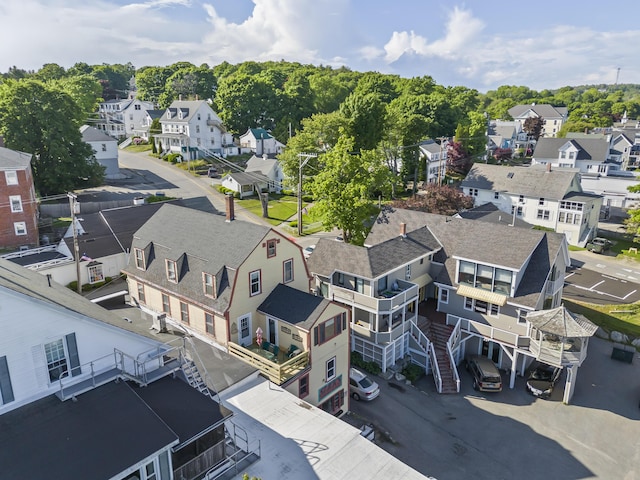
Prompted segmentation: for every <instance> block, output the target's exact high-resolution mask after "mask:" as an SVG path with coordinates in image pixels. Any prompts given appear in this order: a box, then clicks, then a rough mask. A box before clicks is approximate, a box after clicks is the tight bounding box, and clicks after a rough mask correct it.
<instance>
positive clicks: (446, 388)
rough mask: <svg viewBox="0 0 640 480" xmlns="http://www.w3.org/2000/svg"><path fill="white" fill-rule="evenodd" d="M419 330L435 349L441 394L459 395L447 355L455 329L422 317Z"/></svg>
mask: <svg viewBox="0 0 640 480" xmlns="http://www.w3.org/2000/svg"><path fill="white" fill-rule="evenodd" d="M418 328H420V330H422V331H423V332H424V334H425V335H426V336H427V338H428V339H429V341H430V342H431V343H432V344H433V346H434V348H435V352H436V360H437V362H438V368H439V370H440V377H441V378H442V392H441V393H458V390H457V387H456V381H455V379H454V376H453V370H452V369H451V362H450V361H449V354H448V353H447V341H448V340H449V337H450V336H451V332H453V327H452V326H450V325H446V324H444V323H440V322H435V321H432V320H429V319H428V318H426V317H422V316H420V317H418Z"/></svg>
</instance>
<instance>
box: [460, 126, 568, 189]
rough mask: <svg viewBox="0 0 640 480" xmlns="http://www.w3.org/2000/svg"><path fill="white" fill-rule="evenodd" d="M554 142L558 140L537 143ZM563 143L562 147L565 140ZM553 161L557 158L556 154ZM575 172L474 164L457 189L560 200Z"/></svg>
mask: <svg viewBox="0 0 640 480" xmlns="http://www.w3.org/2000/svg"><path fill="white" fill-rule="evenodd" d="M542 140H558V139H554V138H552V139H542V138H541V139H540V140H539V141H542ZM562 140H564V143H566V140H565V139H562ZM556 157H557V154H556ZM578 174H579V173H578V170H577V169H570V168H556V169H552V170H551V171H547V169H546V168H545V167H544V165H540V166H538V165H534V166H531V167H510V166H503V165H490V164H485V163H474V164H473V166H472V167H471V170H469V173H468V174H467V176H466V178H465V179H464V180H463V181H462V184H461V186H462V187H466V188H477V189H480V190H489V191H493V192H506V193H511V194H515V195H525V196H527V197H534V198H535V197H539V198H548V199H553V200H560V199H562V198H564V196H565V195H566V193H567V192H568V191H570V188H571V185H572V183H573V182H574V179H575V178H576V177H577V176H578Z"/></svg>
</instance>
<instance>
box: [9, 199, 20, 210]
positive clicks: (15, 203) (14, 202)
mask: <svg viewBox="0 0 640 480" xmlns="http://www.w3.org/2000/svg"><path fill="white" fill-rule="evenodd" d="M9 203H10V204H11V211H12V212H14V213H16V212H21V211H22V198H21V197H20V195H11V196H10V197H9Z"/></svg>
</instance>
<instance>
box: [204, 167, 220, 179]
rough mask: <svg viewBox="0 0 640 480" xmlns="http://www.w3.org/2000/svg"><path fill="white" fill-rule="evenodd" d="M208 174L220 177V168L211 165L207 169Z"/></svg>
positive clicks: (212, 176)
mask: <svg viewBox="0 0 640 480" xmlns="http://www.w3.org/2000/svg"><path fill="white" fill-rule="evenodd" d="M207 176H208V177H209V178H218V177H219V176H220V174H219V173H218V169H217V168H216V167H209V170H207Z"/></svg>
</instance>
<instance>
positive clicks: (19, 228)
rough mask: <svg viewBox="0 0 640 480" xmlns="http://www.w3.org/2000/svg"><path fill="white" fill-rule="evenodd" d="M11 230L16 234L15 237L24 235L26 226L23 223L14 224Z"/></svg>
mask: <svg viewBox="0 0 640 480" xmlns="http://www.w3.org/2000/svg"><path fill="white" fill-rule="evenodd" d="M13 230H14V231H15V232H16V235H26V234H27V224H26V223H24V222H15V223H14V224H13Z"/></svg>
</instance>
